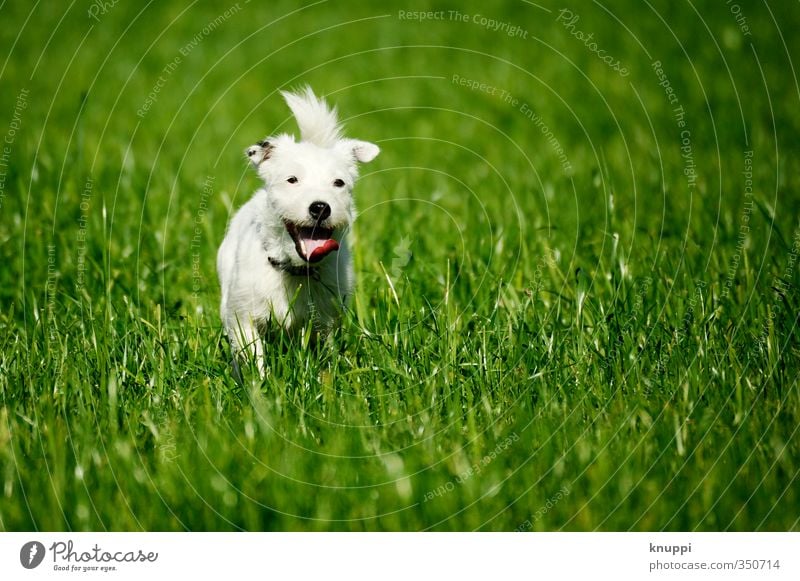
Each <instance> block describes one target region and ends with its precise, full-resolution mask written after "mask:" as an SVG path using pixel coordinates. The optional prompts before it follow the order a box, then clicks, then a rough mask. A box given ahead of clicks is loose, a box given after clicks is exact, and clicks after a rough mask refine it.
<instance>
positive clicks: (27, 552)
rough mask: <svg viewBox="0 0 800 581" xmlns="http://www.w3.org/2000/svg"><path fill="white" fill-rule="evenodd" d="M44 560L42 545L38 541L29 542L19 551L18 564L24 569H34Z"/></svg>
mask: <svg viewBox="0 0 800 581" xmlns="http://www.w3.org/2000/svg"><path fill="white" fill-rule="evenodd" d="M42 560H44V545H43V544H42V543H40V542H39V541H31V542H29V543H25V544H24V545H22V548H21V549H20V550H19V562H20V563H22V566H23V567H25V568H26V569H35V568H36V567H38V566H39V565H41V564H42Z"/></svg>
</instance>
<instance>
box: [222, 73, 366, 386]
mask: <svg viewBox="0 0 800 581" xmlns="http://www.w3.org/2000/svg"><path fill="white" fill-rule="evenodd" d="M282 95H283V97H284V99H285V100H286V103H287V104H288V105H289V108H290V109H291V110H292V113H294V116H295V119H296V120H297V124H298V126H299V128H300V135H301V141H299V142H296V141H295V138H294V137H293V136H291V135H286V134H281V135H277V136H275V137H269V138H267V139H265V140H264V141H261V142H259V143H258V144H256V145H252V146H250V147H249V148H247V156H248V158H249V159H250V161H251V163H252V164H253V166H254V167H255V168H256V170H257V171H258V175H259V176H260V177H261V178H262V179H263V180H264V187H263V188H261V189H259V190H258V191H256V193H255V194H254V195H253V197H252V198H251V199H250V200H249V201H248V202H247V203H246V204H245V205H244V206H242V207H241V208H240V209H239V211H238V212H237V213H236V215H235V216H234V217H233V220H231V223H230V225H229V227H228V232H227V234H226V235H225V239H224V240H223V241H222V245H221V246H220V248H219V253H218V255H217V271H218V273H219V280H220V285H221V287H222V303H221V306H220V311H221V316H222V323H223V325H224V327H225V331H226V333H227V335H228V338H229V340H230V342H231V345H232V346H233V349H234V351H235V352H236V353H237V354H240V353H241V352H242V351H243V350H245V349H248V350H249V351H250V352H251V353H252V354H253V355H254V356H255V358H256V362H257V365H258V367H259V370H260V371H261V372H262V374H263V373H264V372H265V367H264V352H263V349H264V346H263V343H262V336H263V334H264V331H265V330H266V328H267V325H268V324H270V323H272V324H276V325H280V326H282V327H283V328H284V329H286V330H288V331H293V330H296V329H301V328H304V327H305V326H306V325H307V324H308V323H309V322H311V323H312V328H313V329H314V330H315V331H317V332H318V331H324V330H327V329H329V328H330V327H331V326H332V325H333V324H334V323H335V322H336V320H337V318H338V315H339V314H340V312H341V308H342V306H343V305H344V304H346V301H347V298H348V296H349V295H350V294H351V293H352V290H353V286H354V283H355V280H354V274H353V264H352V260H351V258H350V252H349V249H348V247H347V241H346V240H345V238H344V236H345V234H346V233H347V231H348V229H349V227H350V225H351V224H352V222H353V219H354V218H355V208H354V206H353V198H352V195H351V192H352V188H353V185H354V183H355V180H356V178H357V177H358V168H357V163H358V162H368V161H371V160H372V159H374V158H375V156H376V155H378V153H379V152H380V150H379V149H378V146H377V145H375V144H373V143H368V142H365V141H357V140H353V139H344V138H343V137H342V135H341V127H340V125H339V122H338V120H337V115H336V110H335V109H331V108H329V107H328V105H327V104H326V103H325V102H324V101H323V100H321V99H318V98H317V97H316V96H315V95H314V93H313V92H312V91H311V89H310V88H306V89H305V90H304V91H302V92H299V93H286V92H284V93H282ZM337 246H338V250H337Z"/></svg>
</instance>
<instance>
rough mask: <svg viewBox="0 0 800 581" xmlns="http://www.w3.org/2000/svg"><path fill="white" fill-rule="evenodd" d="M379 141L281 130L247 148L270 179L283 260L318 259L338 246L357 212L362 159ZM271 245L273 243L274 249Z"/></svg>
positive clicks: (371, 154)
mask: <svg viewBox="0 0 800 581" xmlns="http://www.w3.org/2000/svg"><path fill="white" fill-rule="evenodd" d="M378 153H379V149H378V146H377V145H374V144H372V143H368V142H365V141H358V140H354V139H341V140H339V141H337V142H336V143H335V144H334V145H333V146H332V147H320V146H318V145H315V144H313V143H309V142H304V141H303V142H299V143H298V142H295V140H294V139H293V138H292V137H291V136H288V135H281V136H279V137H277V138H272V139H269V140H267V141H262V142H259V143H257V144H255V145H252V146H250V147H249V148H248V149H247V156H248V158H249V159H250V161H251V162H252V163H253V165H254V166H255V167H256V168H257V170H258V174H259V176H261V178H262V179H263V180H264V182H265V183H266V186H267V187H266V190H267V204H268V212H269V213H270V217H271V219H272V221H277V222H278V223H277V224H276V227H277V228H278V231H279V232H280V236H279V242H278V244H277V248H275V249H274V250H275V251H276V253H278V254H280V256H274V257H272V258H275V259H277V260H280V261H288V262H289V263H291V264H293V265H295V266H302V265H306V264H309V263H311V264H313V263H317V262H319V261H321V260H323V259H324V258H325V257H326V256H328V255H329V254H330V253H332V252H334V251H336V250H338V249H339V242H340V241H341V237H342V236H343V235H344V233H345V232H346V231H347V229H348V227H349V226H350V224H351V223H352V221H353V219H354V218H355V209H354V205H353V198H352V190H353V185H354V183H355V180H356V178H357V177H358V167H357V164H358V162H368V161H371V160H372V159H374V158H375V156H376V155H378ZM270 250H271V251H272V250H273V249H270Z"/></svg>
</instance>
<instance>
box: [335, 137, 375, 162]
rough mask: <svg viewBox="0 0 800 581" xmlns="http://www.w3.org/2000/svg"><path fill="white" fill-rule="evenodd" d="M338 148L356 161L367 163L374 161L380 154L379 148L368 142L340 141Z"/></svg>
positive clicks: (356, 140) (355, 140)
mask: <svg viewBox="0 0 800 581" xmlns="http://www.w3.org/2000/svg"><path fill="white" fill-rule="evenodd" d="M338 146H339V147H341V148H343V149H345V150H346V151H347V152H348V153H349V154H350V155H352V156H353V157H354V158H355V160H356V161H360V162H361V163H367V162H368V161H372V160H373V159H375V158H376V157H377V156H378V154H379V153H380V152H381V148H380V147H378V146H377V145H375V144H374V143H370V142H369V141H359V140H358V139H342V140H341V141H340V142H339V143H338Z"/></svg>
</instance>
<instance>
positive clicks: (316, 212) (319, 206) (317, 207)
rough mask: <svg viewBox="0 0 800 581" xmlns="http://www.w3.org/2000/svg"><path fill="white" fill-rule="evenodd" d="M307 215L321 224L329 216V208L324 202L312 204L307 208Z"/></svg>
mask: <svg viewBox="0 0 800 581" xmlns="http://www.w3.org/2000/svg"><path fill="white" fill-rule="evenodd" d="M308 213H309V214H311V217H312V218H314V220H317V221H318V222H322V221H323V220H325V219H326V218H327V217H328V216H330V215H331V207H330V206H329V205H328V204H326V203H325V202H313V203H312V204H311V205H310V206H309V207H308Z"/></svg>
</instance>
